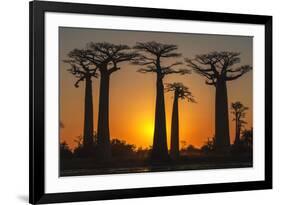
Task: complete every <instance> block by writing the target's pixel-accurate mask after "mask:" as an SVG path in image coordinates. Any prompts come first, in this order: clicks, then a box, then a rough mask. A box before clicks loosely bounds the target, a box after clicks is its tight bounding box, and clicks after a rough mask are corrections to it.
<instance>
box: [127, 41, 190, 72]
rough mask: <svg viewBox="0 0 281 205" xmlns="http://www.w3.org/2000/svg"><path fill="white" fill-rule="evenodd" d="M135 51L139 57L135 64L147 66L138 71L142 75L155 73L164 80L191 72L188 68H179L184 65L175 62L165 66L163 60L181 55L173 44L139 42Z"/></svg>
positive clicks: (134, 61)
mask: <svg viewBox="0 0 281 205" xmlns="http://www.w3.org/2000/svg"><path fill="white" fill-rule="evenodd" d="M134 49H136V50H138V51H139V53H138V56H137V58H135V59H134V60H133V64H136V65H140V66H145V67H141V68H140V69H139V70H138V71H139V72H140V73H149V72H155V73H157V74H158V75H160V76H161V77H162V78H163V77H164V76H165V75H169V74H174V73H179V74H189V73H190V70H188V69H186V68H178V69H175V67H178V66H179V65H182V62H175V63H172V64H169V65H163V64H162V60H161V59H163V58H164V59H165V58H172V57H173V58H177V57H180V56H181V54H180V53H177V52H175V50H177V49H178V46H177V45H173V44H162V43H158V42H155V41H149V42H144V43H141V42H138V43H137V44H136V45H135V46H134Z"/></svg>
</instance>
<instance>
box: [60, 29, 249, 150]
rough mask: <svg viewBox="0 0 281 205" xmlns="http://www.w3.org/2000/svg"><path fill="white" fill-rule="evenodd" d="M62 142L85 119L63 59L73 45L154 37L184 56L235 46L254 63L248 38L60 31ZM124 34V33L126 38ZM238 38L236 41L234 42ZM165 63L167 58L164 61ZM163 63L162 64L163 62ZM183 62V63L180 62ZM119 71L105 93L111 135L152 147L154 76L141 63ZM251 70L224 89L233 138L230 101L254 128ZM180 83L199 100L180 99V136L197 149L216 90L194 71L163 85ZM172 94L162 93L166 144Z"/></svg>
mask: <svg viewBox="0 0 281 205" xmlns="http://www.w3.org/2000/svg"><path fill="white" fill-rule="evenodd" d="M59 35H60V62H59V63H60V70H59V72H60V121H61V122H62V123H63V124H64V127H63V128H61V129H60V141H65V142H66V143H67V144H69V146H70V147H71V148H72V149H73V148H74V147H75V145H76V144H75V142H74V140H75V138H76V137H77V136H82V134H83V123H84V118H83V117H84V91H85V85H84V82H81V83H80V86H79V87H78V88H76V87H75V86H74V83H75V78H74V77H73V76H72V75H71V74H70V73H69V72H68V71H67V68H68V66H69V65H67V64H65V63H64V62H62V60H64V59H66V58H67V53H68V52H69V51H71V50H72V49H74V48H84V46H85V45H86V44H87V43H88V42H91V41H94V42H103V41H107V42H112V43H116V44H119V43H124V44H127V45H129V46H133V45H134V44H135V43H136V39H137V41H140V42H144V41H147V40H157V41H159V42H164V43H174V44H177V45H178V47H179V49H178V52H180V53H182V57H180V58H178V59H176V61H182V62H183V60H184V58H185V57H190V58H192V57H194V56H195V55H196V54H202V53H205V52H206V51H207V52H209V51H214V50H219V51H221V50H233V51H238V52H241V64H249V65H252V38H251V37H235V36H215V35H195V34H171V33H157V32H152V33H150V32H137V31H135V32H132V31H106V30H95V29H72V28H63V29H61V30H60V33H59ZM124 36H125V37H124ZM238 42H239V43H238ZM167 62H168V61H167ZM164 63H166V62H164ZM238 65H240V64H238ZM183 66H184V65H183ZM120 67H121V69H120V70H118V71H117V72H116V73H114V74H113V75H112V76H111V79H110V92H109V93H110V96H109V99H110V100H109V127H110V137H111V139H113V138H117V139H120V140H125V141H126V142H127V143H130V144H135V145H136V147H143V148H145V147H149V146H152V142H153V133H154V116H155V99H156V90H155V83H156V76H155V75H153V74H151V73H147V74H142V73H139V72H137V70H138V68H139V67H140V66H137V65H133V64H130V63H127V62H126V63H122V64H120ZM252 75H253V71H250V72H249V73H247V74H246V75H245V76H242V77H241V79H238V80H237V81H231V82H229V83H228V84H227V87H228V104H229V125H230V137H231V142H233V140H234V135H235V124H234V122H233V121H232V118H233V116H232V114H231V112H230V104H231V102H234V101H241V102H243V104H245V105H246V106H247V107H249V110H248V111H247V114H246V118H245V120H246V121H247V124H246V126H245V127H246V128H251V127H252V110H253V96H252V89H253V79H252V78H253V76H252ZM177 81H178V82H182V83H183V84H185V85H186V86H187V87H189V88H190V90H191V92H192V93H193V95H194V96H195V99H196V101H197V103H190V102H188V101H186V100H179V133H180V134H179V137H180V141H182V142H183V141H184V142H186V144H185V146H186V145H190V144H192V145H194V146H196V147H198V148H199V147H201V146H202V145H203V144H204V143H205V142H206V141H207V139H208V138H212V137H213V136H214V126H215V125H214V119H215V112H214V107H215V89H214V87H213V86H209V85H206V84H205V79H204V78H203V77H202V76H199V75H197V74H195V73H192V74H190V75H184V76H183V75H177V74H173V75H169V76H168V77H165V78H164V83H168V82H177ZM99 83H100V79H99V78H95V79H93V110H94V130H95V131H96V130H97V121H98V105H99V88H100V86H99ZM172 105H173V94H172V93H165V110H166V127H167V129H166V130H167V143H168V147H169V146H170V131H171V116H172Z"/></svg>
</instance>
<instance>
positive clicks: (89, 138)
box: [64, 49, 98, 147]
mask: <svg viewBox="0 0 281 205" xmlns="http://www.w3.org/2000/svg"><path fill="white" fill-rule="evenodd" d="M87 55H88V51H87V50H85V49H73V50H72V51H70V52H69V53H68V58H69V59H67V60H64V62H65V63H68V64H69V65H70V68H69V69H68V71H69V72H70V73H71V74H72V75H74V76H75V78H76V79H77V80H76V82H75V84H74V86H75V87H77V88H78V87H79V83H80V82H82V81H85V102H84V106H85V107H84V131H83V146H84V147H91V145H92V144H93V130H94V128H93V126H94V125H93V124H94V122H93V96H92V78H93V77H98V76H97V73H96V67H95V66H93V64H92V63H91V62H90V61H89V60H88V59H87Z"/></svg>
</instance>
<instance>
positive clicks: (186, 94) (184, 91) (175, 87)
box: [166, 83, 195, 160]
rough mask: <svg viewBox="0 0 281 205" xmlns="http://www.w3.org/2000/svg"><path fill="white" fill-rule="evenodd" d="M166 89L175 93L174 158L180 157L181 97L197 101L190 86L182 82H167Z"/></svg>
mask: <svg viewBox="0 0 281 205" xmlns="http://www.w3.org/2000/svg"><path fill="white" fill-rule="evenodd" d="M166 91H167V92H173V93H174V102H173V111H172V125H171V146H170V156H171V158H172V159H173V160H176V159H178V158H179V106H178V100H179V99H182V100H183V99H186V100H187V101H189V102H193V103H195V100H194V97H193V95H192V94H191V92H190V91H189V88H188V87H186V86H184V85H183V84H182V83H168V84H166Z"/></svg>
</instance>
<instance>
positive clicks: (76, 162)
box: [60, 155, 253, 176]
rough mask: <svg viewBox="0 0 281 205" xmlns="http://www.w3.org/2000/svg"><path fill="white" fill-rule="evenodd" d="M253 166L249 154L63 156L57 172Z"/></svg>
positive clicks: (96, 172)
mask: <svg viewBox="0 0 281 205" xmlns="http://www.w3.org/2000/svg"><path fill="white" fill-rule="evenodd" d="M252 166H253V160H252V157H251V156H250V155H240V156H208V157H206V156H189V157H187V156H184V157H181V158H180V159H179V160H178V161H167V162H163V163H158V164H155V163H151V162H150V161H148V160H142V159H138V160H136V159H120V158H113V159H112V161H111V162H110V163H107V164H104V163H101V162H96V161H94V160H92V159H81V158H80V159H79V158H73V159H62V161H61V163H60V176H82V175H100V174H125V173H140V172H162V171H183V170H206V169H227V168H246V167H252Z"/></svg>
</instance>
